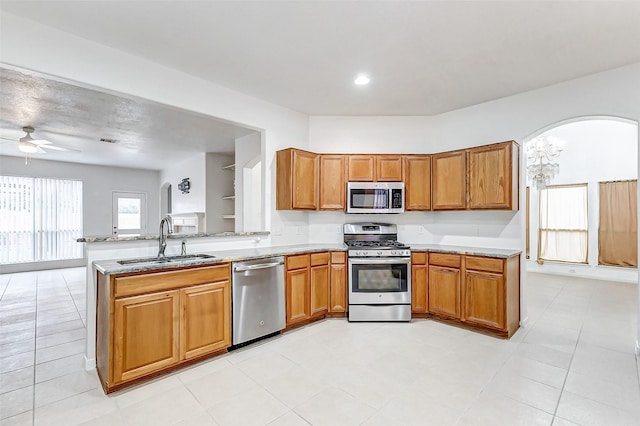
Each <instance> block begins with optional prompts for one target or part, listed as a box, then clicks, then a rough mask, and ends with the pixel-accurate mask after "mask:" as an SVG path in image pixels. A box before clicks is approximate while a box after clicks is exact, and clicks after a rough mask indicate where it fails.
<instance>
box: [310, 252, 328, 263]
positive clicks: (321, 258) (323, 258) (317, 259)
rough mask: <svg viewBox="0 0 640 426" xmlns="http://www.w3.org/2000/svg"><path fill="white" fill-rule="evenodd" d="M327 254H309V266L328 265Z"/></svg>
mask: <svg viewBox="0 0 640 426" xmlns="http://www.w3.org/2000/svg"><path fill="white" fill-rule="evenodd" d="M328 264H329V252H324V253H311V266H318V265H328Z"/></svg>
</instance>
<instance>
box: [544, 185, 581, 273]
mask: <svg viewBox="0 0 640 426" xmlns="http://www.w3.org/2000/svg"><path fill="white" fill-rule="evenodd" d="M539 200H540V227H539V230H540V233H539V238H538V259H541V260H555V261H560V262H573V263H587V243H588V238H587V230H588V220H587V184H577V185H566V186H548V187H547V189H543V190H541V191H540V198H539Z"/></svg>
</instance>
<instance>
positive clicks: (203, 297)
mask: <svg viewBox="0 0 640 426" xmlns="http://www.w3.org/2000/svg"><path fill="white" fill-rule="evenodd" d="M180 305H181V310H180V359H191V358H194V357H197V356H199V355H203V354H206V353H208V352H213V351H216V350H218V349H223V348H226V347H227V346H230V345H231V283H230V282H229V281H222V282H218V283H213V284H204V285H198V286H194V287H188V288H185V289H182V290H180Z"/></svg>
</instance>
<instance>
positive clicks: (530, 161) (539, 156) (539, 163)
mask: <svg viewBox="0 0 640 426" xmlns="http://www.w3.org/2000/svg"><path fill="white" fill-rule="evenodd" d="M564 144H565V142H564V141H563V140H562V139H559V138H557V137H555V136H538V137H537V138H534V139H531V140H530V141H528V142H527V143H526V144H525V147H524V149H525V155H526V156H527V178H528V179H529V180H530V181H531V184H532V185H533V186H535V187H536V188H538V189H545V188H546V187H547V185H548V184H549V182H550V180H551V178H553V177H554V176H555V175H557V174H558V172H559V171H560V166H559V165H558V163H556V162H555V161H554V160H555V159H556V158H558V156H559V155H560V153H561V152H562V149H563V148H564Z"/></svg>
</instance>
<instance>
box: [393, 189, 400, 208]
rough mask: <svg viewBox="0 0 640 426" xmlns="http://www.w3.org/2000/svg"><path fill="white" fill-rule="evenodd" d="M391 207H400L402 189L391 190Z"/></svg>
mask: <svg viewBox="0 0 640 426" xmlns="http://www.w3.org/2000/svg"><path fill="white" fill-rule="evenodd" d="M391 208H392V209H401V208H402V190H401V189H392V190H391Z"/></svg>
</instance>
